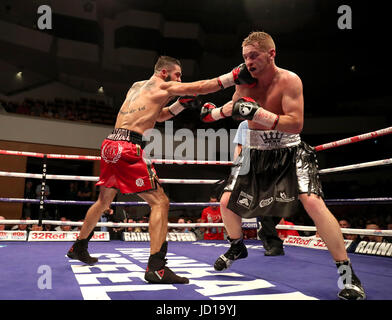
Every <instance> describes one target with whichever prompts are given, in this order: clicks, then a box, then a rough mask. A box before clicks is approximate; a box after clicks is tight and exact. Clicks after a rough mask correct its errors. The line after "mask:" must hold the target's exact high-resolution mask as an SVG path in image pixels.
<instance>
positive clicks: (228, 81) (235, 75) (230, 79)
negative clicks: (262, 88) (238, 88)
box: [218, 63, 257, 89]
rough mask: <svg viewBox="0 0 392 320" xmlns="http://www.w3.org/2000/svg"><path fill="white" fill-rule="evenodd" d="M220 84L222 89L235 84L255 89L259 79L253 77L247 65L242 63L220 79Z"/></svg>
mask: <svg viewBox="0 0 392 320" xmlns="http://www.w3.org/2000/svg"><path fill="white" fill-rule="evenodd" d="M218 83H219V85H220V86H221V88H222V89H225V88H227V87H230V86H233V85H235V84H238V85H247V86H249V87H254V86H255V85H256V84H257V79H255V78H253V77H252V76H251V74H250V73H249V71H248V68H247V67H246V65H245V63H241V64H240V65H239V66H238V67H236V68H234V69H233V70H232V71H231V72H229V73H226V74H224V75H221V76H220V77H218Z"/></svg>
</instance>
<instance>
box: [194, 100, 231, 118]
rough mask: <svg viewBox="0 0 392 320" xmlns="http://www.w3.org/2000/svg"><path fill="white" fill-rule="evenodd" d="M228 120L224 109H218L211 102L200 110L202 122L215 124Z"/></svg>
mask: <svg viewBox="0 0 392 320" xmlns="http://www.w3.org/2000/svg"><path fill="white" fill-rule="evenodd" d="M223 118H226V116H225V115H224V114H223V112H222V107H220V108H217V107H216V105H215V104H213V103H211V102H207V103H205V104H204V105H203V106H202V107H201V110H200V120H201V121H203V122H214V121H218V120H220V119H223Z"/></svg>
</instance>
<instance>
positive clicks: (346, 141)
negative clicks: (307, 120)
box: [314, 127, 392, 151]
mask: <svg viewBox="0 0 392 320" xmlns="http://www.w3.org/2000/svg"><path fill="white" fill-rule="evenodd" d="M390 133H392V127H388V128H384V129H380V130H377V131H372V132H368V133H364V134H361V135H358V136H353V137H350V138H345V139H342V140H337V141H333V142H329V143H325V144H322V145H319V146H316V147H314V149H315V150H316V151H322V150H327V149H331V148H336V147H340V146H343V145H346V144H351V143H355V142H359V141H364V140H368V139H373V138H377V137H381V136H384V135H387V134H390Z"/></svg>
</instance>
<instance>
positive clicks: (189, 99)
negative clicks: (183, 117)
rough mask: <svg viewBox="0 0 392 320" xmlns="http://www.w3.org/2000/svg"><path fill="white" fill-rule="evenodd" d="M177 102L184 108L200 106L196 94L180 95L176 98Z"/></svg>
mask: <svg viewBox="0 0 392 320" xmlns="http://www.w3.org/2000/svg"><path fill="white" fill-rule="evenodd" d="M178 102H179V103H180V104H181V105H182V106H183V107H184V108H185V109H188V108H191V109H199V108H200V106H201V101H200V99H199V98H198V97H197V96H182V97H179V98H178Z"/></svg>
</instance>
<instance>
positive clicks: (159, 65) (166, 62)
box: [154, 56, 181, 72]
mask: <svg viewBox="0 0 392 320" xmlns="http://www.w3.org/2000/svg"><path fill="white" fill-rule="evenodd" d="M175 64H176V65H178V66H180V67H181V62H180V60H178V59H176V58H172V57H169V56H160V57H159V58H158V61H157V62H156V63H155V66H154V72H159V71H161V70H162V69H163V68H165V67H167V68H170V67H172V66H173V65H175Z"/></svg>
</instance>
